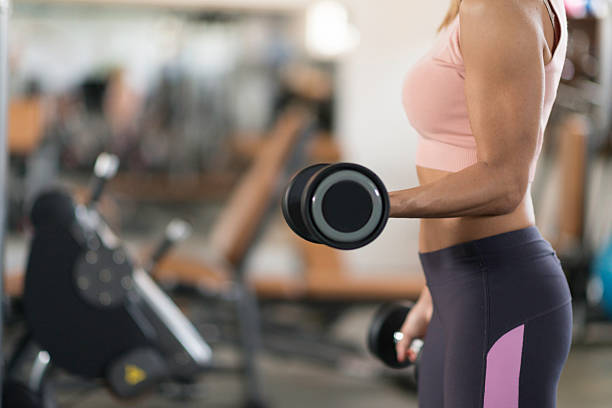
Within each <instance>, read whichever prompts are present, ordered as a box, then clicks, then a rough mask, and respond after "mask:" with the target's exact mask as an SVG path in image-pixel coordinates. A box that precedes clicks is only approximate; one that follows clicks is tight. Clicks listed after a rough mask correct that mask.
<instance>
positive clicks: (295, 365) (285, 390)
mask: <svg viewBox="0 0 612 408" xmlns="http://www.w3.org/2000/svg"><path fill="white" fill-rule="evenodd" d="M362 317H363V318H364V319H365V318H367V316H366V313H363V316H362ZM353 320H354V321H355V323H353V327H355V329H357V327H356V326H357V324H360V323H359V322H360V321H361V319H359V318H357V319H353ZM359 329H361V327H359ZM260 362H261V369H262V371H263V378H264V387H265V390H266V394H267V396H268V400H269V402H271V405H272V406H273V407H281V408H284V407H291V408H302V407H303V408H307V407H308V408H310V407H312V406H317V407H318V408H327V407H329V408H332V407H351V408H366V407H374V406H384V407H385V408H396V407H397V408H400V407H401V408H410V407H415V408H416V407H417V397H416V394H415V393H414V392H412V391H409V390H406V389H404V388H402V387H400V386H398V385H397V384H396V383H395V382H393V381H388V380H385V379H384V378H380V377H379V376H373V375H372V373H367V372H364V371H363V370H359V368H358V366H356V367H354V368H353V369H350V368H345V369H342V370H339V369H332V368H325V367H322V366H321V365H319V364H315V363H310V362H304V361H301V360H294V359H285V358H278V357H275V356H272V355H266V354H265V355H262V358H261V359H260ZM611 385H612V349H611V348H610V347H609V346H608V347H597V346H588V347H587V346H574V347H573V350H572V353H571V355H570V358H569V361H568V363H567V365H566V367H565V371H564V373H563V376H562V379H561V383H560V386H559V403H558V408H575V407H581V408H609V407H610V401H612V387H611ZM197 390H198V391H197V393H198V395H200V396H199V397H197V398H194V399H192V400H187V401H179V400H170V399H168V398H167V397H160V396H151V397H148V398H145V399H142V400H139V401H135V402H133V403H131V404H128V405H127V406H133V407H148V408H162V407H163V408H169V407H172V406H182V407H183V408H191V407H193V408H195V407H203V406H206V407H235V406H240V404H239V401H240V390H241V384H240V383H239V381H238V379H237V377H236V376H233V375H219V374H211V375H209V376H203V377H202V379H201V382H200V384H198V385H197ZM70 394H71V395H70V396H69V395H62V394H61V392H60V394H59V395H58V396H59V397H60V401H62V400H63V401H65V402H66V403H67V404H66V406H70V407H87V408H103V407H104V408H108V407H114V406H116V407H123V406H126V404H125V403H119V402H117V401H114V400H113V399H112V397H110V396H109V394H108V393H107V392H105V391H104V390H102V389H101V388H97V389H95V390H94V391H91V392H89V393H87V394H85V395H83V394H81V393H79V394H81V395H79V397H78V398H76V399H73V398H74V392H73V391H71V392H70ZM69 401H72V403H69ZM62 406H63V405H62Z"/></svg>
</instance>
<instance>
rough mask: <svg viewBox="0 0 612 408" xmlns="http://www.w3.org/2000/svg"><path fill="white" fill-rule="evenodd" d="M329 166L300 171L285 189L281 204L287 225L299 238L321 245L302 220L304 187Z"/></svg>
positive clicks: (315, 166)
mask: <svg viewBox="0 0 612 408" xmlns="http://www.w3.org/2000/svg"><path fill="white" fill-rule="evenodd" d="M328 165H329V164H327V163H321V164H314V165H312V166H308V167H306V168H304V169H302V170H301V171H299V172H298V173H297V174H296V175H295V176H293V178H292V179H291V181H290V182H289V184H288V185H287V188H286V189H285V194H284V195H283V200H282V203H281V208H282V211H283V216H284V217H285V221H286V222H287V225H289V227H290V228H291V229H292V230H293V232H295V233H296V234H297V235H298V236H300V237H302V238H303V239H305V240H307V241H310V242H314V243H317V244H318V243H319V242H318V241H317V240H316V239H315V238H314V237H313V236H312V234H310V233H309V232H308V229H307V228H306V226H305V225H304V220H303V219H302V210H301V208H300V205H301V197H302V192H303V191H304V187H305V186H306V183H307V182H308V180H309V179H310V177H312V175H313V174H315V173H316V172H317V171H319V170H321V169H322V168H324V167H327V166H328Z"/></svg>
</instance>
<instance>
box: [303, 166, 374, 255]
mask: <svg viewBox="0 0 612 408" xmlns="http://www.w3.org/2000/svg"><path fill="white" fill-rule="evenodd" d="M348 183H350V184H348ZM341 184H343V185H344V188H342V190H343V191H342V192H344V194H343V196H340V194H341V192H339V193H340V194H338V193H336V194H334V198H333V199H336V201H341V202H340V203H336V204H335V205H333V204H332V205H328V207H331V209H328V211H324V203H325V201H329V200H328V197H327V195H328V194H330V192H331V190H333V189H334V188H335V187H339V185H341ZM339 190H340V189H339ZM359 193H362V194H359ZM310 200H311V203H310V204H311V206H312V209H311V211H312V218H313V222H314V225H315V226H316V227H317V228H318V230H319V231H320V232H321V233H322V234H324V235H325V236H326V237H327V238H329V239H332V240H334V241H338V242H342V243H351V242H359V241H361V240H363V239H365V238H368V237H369V236H370V235H371V234H372V233H373V232H374V230H376V227H377V226H378V224H379V222H380V217H382V213H383V208H382V207H383V204H382V199H381V198H380V192H379V191H378V187H377V186H376V184H374V182H373V181H372V180H370V179H369V178H368V177H366V176H364V175H363V174H361V173H359V172H356V171H354V170H341V171H338V172H336V173H333V174H331V175H329V176H328V177H326V178H325V179H323V180H322V181H321V182H320V183H319V185H318V186H317V189H316V190H315V192H314V194H313V195H312V198H311V199H310ZM360 201H361V202H362V203H364V204H365V205H361V207H363V209H362V211H358V210H357V209H356V208H355V207H356V206H359V202H360ZM364 201H365V202H364ZM347 206H350V207H349V208H347ZM341 207H343V208H341ZM332 209H335V210H336V211H335V214H330V212H332ZM342 209H344V212H345V213H350V214H349V217H347V218H348V222H344V223H342V224H344V225H346V224H354V225H350V226H348V227H345V228H342V227H341V226H340V225H339V224H340V223H335V222H334V221H333V219H330V218H333V217H334V216H335V217H336V218H338V217H340V216H342V214H341V211H342ZM359 212H361V213H366V214H365V216H364V215H362V214H357V213H359ZM356 219H357V220H356ZM350 220H356V221H353V222H351V221H350ZM363 221H365V222H363ZM334 224H338V225H334Z"/></svg>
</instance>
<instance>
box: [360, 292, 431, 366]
mask: <svg viewBox="0 0 612 408" xmlns="http://www.w3.org/2000/svg"><path fill="white" fill-rule="evenodd" d="M412 307H413V304H412V303H388V304H384V305H382V306H381V307H380V308H379V309H378V310H377V311H376V313H375V314H374V317H373V318H372V321H371V323H370V328H369V330H368V338H367V342H368V350H369V351H370V353H372V355H374V356H375V357H376V358H378V359H379V360H380V361H382V362H383V363H384V364H385V365H386V366H387V367H390V368H397V369H400V368H406V367H409V366H411V365H413V363H412V362H411V361H410V360H405V361H404V362H399V361H398V360H397V354H396V351H395V346H396V344H397V343H398V342H400V341H401V340H402V337H403V334H402V333H401V331H400V329H401V327H402V324H403V323H404V320H405V319H406V316H407V315H408V313H410V310H411V309H412ZM422 347H423V341H422V340H420V339H416V340H414V341H413V342H412V344H411V345H410V348H411V349H412V350H413V351H415V352H416V354H417V361H416V362H415V363H414V365H415V376H416V375H418V357H419V356H420V352H421V348H422Z"/></svg>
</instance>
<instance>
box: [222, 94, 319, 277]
mask: <svg viewBox="0 0 612 408" xmlns="http://www.w3.org/2000/svg"><path fill="white" fill-rule="evenodd" d="M309 117H310V115H309V113H308V111H307V110H306V109H305V108H302V107H298V106H290V107H289V108H287V109H286V110H285V111H284V112H283V113H282V114H281V116H280V117H279V118H278V120H277V122H276V124H275V126H274V128H273V129H272V131H271V133H270V135H269V136H268V137H267V139H266V141H265V143H264V145H263V147H262V148H261V151H260V152H259V154H258V155H257V157H256V158H255V160H254V162H253V164H252V165H251V168H250V169H249V170H248V171H247V173H246V175H245V176H244V177H243V178H242V179H241V180H240V182H239V183H238V186H237V187H236V189H235V190H234V193H233V194H232V196H231V197H230V199H229V202H228V204H227V205H226V206H225V208H224V210H223V212H222V213H221V215H220V217H219V218H218V221H217V223H216V224H215V226H214V227H213V231H212V233H211V238H210V243H211V246H212V248H213V250H215V251H216V252H217V253H218V254H219V255H220V256H222V258H223V259H224V260H225V261H227V262H229V263H230V264H231V265H233V266H236V265H238V264H239V263H240V261H241V260H242V259H243V257H244V256H245V254H246V252H247V250H248V249H249V247H250V246H251V245H252V243H253V240H254V238H255V235H256V232H257V228H258V226H259V223H260V222H261V221H262V218H263V217H264V215H265V212H266V210H267V208H268V205H269V203H270V198H271V196H272V195H273V194H274V190H275V189H276V188H277V187H278V183H279V182H280V181H281V176H282V174H283V168H284V164H285V163H286V161H287V160H288V158H289V155H290V153H291V150H292V147H293V146H294V145H295V143H296V142H297V139H298V136H299V134H300V131H301V130H303V129H304V127H305V125H306V123H307V122H308V120H309Z"/></svg>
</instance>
